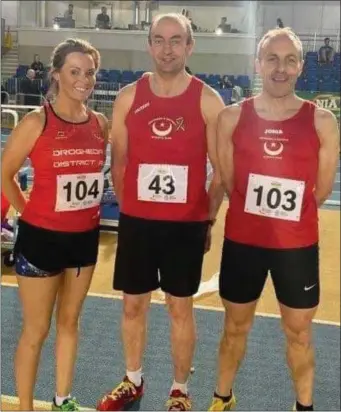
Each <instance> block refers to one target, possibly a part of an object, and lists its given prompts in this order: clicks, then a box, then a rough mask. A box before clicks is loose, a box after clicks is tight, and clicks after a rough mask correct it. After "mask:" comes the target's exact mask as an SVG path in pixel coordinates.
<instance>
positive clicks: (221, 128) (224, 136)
mask: <svg viewBox="0 0 341 412" xmlns="http://www.w3.org/2000/svg"><path fill="white" fill-rule="evenodd" d="M240 113H241V107H240V106H239V105H238V104H236V105H232V106H228V107H226V108H225V109H224V110H223V111H222V112H221V113H220V115H219V119H218V127H217V152H218V166H219V170H220V174H221V180H222V183H223V185H224V187H225V190H226V192H227V194H228V196H230V195H231V193H232V190H233V176H234V167H233V141H232V135H233V132H234V130H235V128H236V126H237V123H238V121H239V117H240Z"/></svg>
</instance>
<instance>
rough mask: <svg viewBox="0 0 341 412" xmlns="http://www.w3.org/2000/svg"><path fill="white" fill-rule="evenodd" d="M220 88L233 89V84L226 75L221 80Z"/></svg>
mask: <svg viewBox="0 0 341 412" xmlns="http://www.w3.org/2000/svg"><path fill="white" fill-rule="evenodd" d="M219 87H220V88H221V89H232V88H233V84H232V82H231V80H230V79H229V78H228V76H227V75H226V74H225V76H223V77H222V79H221V80H220V82H219Z"/></svg>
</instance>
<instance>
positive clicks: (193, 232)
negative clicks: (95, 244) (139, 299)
mask: <svg viewBox="0 0 341 412" xmlns="http://www.w3.org/2000/svg"><path fill="white" fill-rule="evenodd" d="M207 227H208V225H207V223H206V222H173V221H156V220H146V219H140V218H136V217H131V216H127V215H124V214H121V215H120V221H119V230H118V245H117V252H116V261H115V272H114V282H113V287H114V289H116V290H122V291H123V292H125V293H129V294H142V293H147V292H151V291H153V290H156V289H158V288H159V287H160V288H161V289H162V290H163V291H164V292H166V293H169V294H171V295H173V296H177V297H188V296H193V295H194V294H195V293H196V292H197V291H198V288H199V284H200V281H201V272H202V264H203V259H204V250H205V240H206V234H207Z"/></svg>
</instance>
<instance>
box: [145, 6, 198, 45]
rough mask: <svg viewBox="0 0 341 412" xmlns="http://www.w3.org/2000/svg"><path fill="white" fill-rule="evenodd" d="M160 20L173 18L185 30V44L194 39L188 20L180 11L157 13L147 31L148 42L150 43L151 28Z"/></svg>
mask: <svg viewBox="0 0 341 412" xmlns="http://www.w3.org/2000/svg"><path fill="white" fill-rule="evenodd" d="M162 20H173V21H175V22H177V23H179V24H180V25H181V26H183V28H184V29H185V30H186V32H187V44H191V43H193V41H194V34H193V29H192V25H191V22H190V20H189V19H188V18H187V17H186V16H184V15H183V14H180V13H165V14H158V15H157V16H155V18H154V19H153V21H152V24H151V25H150V26H149V33H148V42H149V44H151V41H152V30H153V28H154V27H155V26H156V25H157V24H158V23H159V22H160V21H162Z"/></svg>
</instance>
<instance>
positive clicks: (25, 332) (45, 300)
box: [15, 275, 62, 411]
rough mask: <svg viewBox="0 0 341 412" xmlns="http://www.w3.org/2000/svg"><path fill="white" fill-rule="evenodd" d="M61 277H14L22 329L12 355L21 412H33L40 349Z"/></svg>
mask: <svg viewBox="0 0 341 412" xmlns="http://www.w3.org/2000/svg"><path fill="white" fill-rule="evenodd" d="M61 276H62V275H56V276H52V277H44V278H33V277H24V276H17V280H18V284H19V295H20V300H21V304H22V310H23V329H22V332H21V336H20V339H19V343H18V347H17V351H16V355H15V379H16V387H17V393H18V397H19V402H20V410H22V411H32V410H33V392H34V386H35V382H36V377H37V370H38V364H39V359H40V353H41V348H42V345H43V343H44V341H45V339H46V337H47V335H48V333H49V330H50V325H51V316H52V312H53V307H54V303H55V300H56V295H57V291H58V288H59V284H60V279H61Z"/></svg>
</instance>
